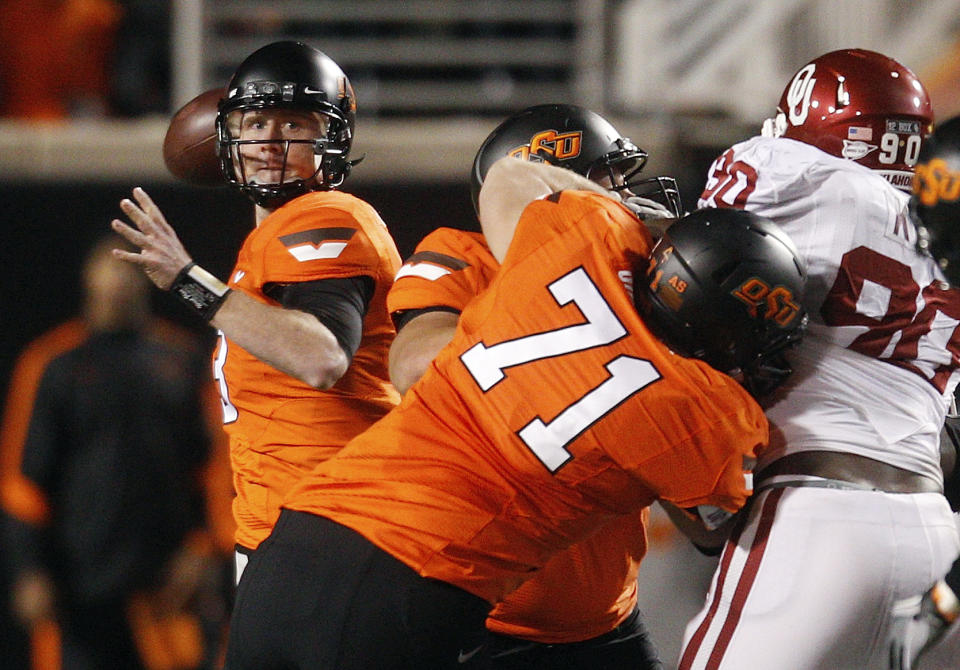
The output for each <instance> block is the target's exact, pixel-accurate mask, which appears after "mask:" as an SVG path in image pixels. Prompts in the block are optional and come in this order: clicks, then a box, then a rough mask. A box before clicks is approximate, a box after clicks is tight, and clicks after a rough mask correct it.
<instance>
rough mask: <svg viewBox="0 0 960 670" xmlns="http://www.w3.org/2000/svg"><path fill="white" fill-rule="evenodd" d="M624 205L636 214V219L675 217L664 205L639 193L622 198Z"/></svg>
mask: <svg viewBox="0 0 960 670" xmlns="http://www.w3.org/2000/svg"><path fill="white" fill-rule="evenodd" d="M623 204H624V206H625V207H626V208H627V209H629V210H630V211H631V212H633V213H634V215H636V217H637V218H638V219H642V220H643V221H646V220H647V219H673V218H676V217H674V215H673V212H671V211H670V210H669V209H667V207H666V205H662V204H660V203H659V202H657V201H656V200H650V199H649V198H641V197H640V196H639V195H631V196H628V197H626V198H624V199H623Z"/></svg>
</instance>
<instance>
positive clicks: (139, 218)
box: [120, 198, 156, 233]
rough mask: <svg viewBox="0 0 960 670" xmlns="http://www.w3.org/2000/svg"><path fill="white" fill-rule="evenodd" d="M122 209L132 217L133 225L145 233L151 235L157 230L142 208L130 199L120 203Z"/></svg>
mask: <svg viewBox="0 0 960 670" xmlns="http://www.w3.org/2000/svg"><path fill="white" fill-rule="evenodd" d="M120 209H121V210H122V211H123V213H124V214H126V215H127V216H128V217H130V220H131V221H132V222H133V224H134V225H135V226H136V227H137V228H139V229H140V230H141V231H143V232H144V233H149V232H151V231H152V230H154V229H155V228H156V224H155V223H154V222H153V221H151V220H150V217H149V216H147V213H146V212H144V211H143V210H142V209H141V208H140V206H139V205H138V204H137V203H135V202H134V201H133V200H130V199H129V198H124V199H123V200H121V201H120Z"/></svg>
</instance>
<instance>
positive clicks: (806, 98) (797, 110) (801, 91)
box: [787, 63, 817, 126]
mask: <svg viewBox="0 0 960 670" xmlns="http://www.w3.org/2000/svg"><path fill="white" fill-rule="evenodd" d="M815 69H816V66H815V65H814V64H813V63H810V64H809V65H807V66H805V67H804V68H803V69H802V70H800V71H799V72H798V73H797V74H796V76H795V77H794V78H793V81H792V82H790V88H789V90H788V91H787V116H788V117H789V119H790V123H791V124H792V125H794V126H802V125H803V123H804V122H805V121H806V120H807V114H808V113H809V112H810V96H811V95H812V94H813V85H814V84H816V83H817V80H816V79H814V78H813V71H814V70H815Z"/></svg>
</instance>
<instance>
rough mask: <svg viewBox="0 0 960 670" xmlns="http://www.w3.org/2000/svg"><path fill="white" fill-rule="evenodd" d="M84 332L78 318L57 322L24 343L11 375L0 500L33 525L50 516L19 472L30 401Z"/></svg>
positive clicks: (0, 429) (2, 429) (0, 444)
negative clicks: (51, 365) (50, 367)
mask: <svg viewBox="0 0 960 670" xmlns="http://www.w3.org/2000/svg"><path fill="white" fill-rule="evenodd" d="M87 335H88V330H87V327H86V325H85V324H84V323H83V321H82V320H81V319H73V320H71V321H67V322H66V323H63V324H60V325H59V326H56V327H55V328H53V329H52V330H50V331H48V332H46V333H44V334H43V335H41V336H40V337H38V338H37V339H35V340H34V341H33V342H31V343H30V344H29V345H27V347H26V348H25V349H24V350H23V352H22V353H21V354H20V356H19V357H18V358H17V362H16V365H15V366H14V369H13V374H12V375H11V377H10V388H9V390H8V392H7V403H6V406H5V409H4V413H3V423H2V425H0V503H2V506H3V509H4V510H6V512H7V513H8V514H10V515H11V516H13V517H14V518H17V519H20V520H21V521H25V522H27V523H30V524H33V525H41V524H44V523H46V522H47V521H49V516H50V509H49V501H48V500H47V499H46V496H45V495H44V493H43V492H42V491H41V490H40V488H39V487H37V485H36V484H34V483H33V482H32V481H30V480H29V479H27V478H26V477H24V476H23V475H22V474H21V472H20V463H21V461H22V460H23V445H24V443H25V442H26V441H27V430H28V428H29V426H30V416H31V414H32V413H33V402H34V400H35V399H36V396H37V388H38V387H39V385H40V378H41V377H42V376H43V372H44V370H46V368H47V365H48V364H49V363H50V361H52V360H53V359H54V358H56V357H57V356H59V355H61V354H63V353H66V352H67V351H69V350H70V349H73V348H75V347H77V346H79V345H80V344H81V343H82V342H83V341H84V340H85V339H86V338H87Z"/></svg>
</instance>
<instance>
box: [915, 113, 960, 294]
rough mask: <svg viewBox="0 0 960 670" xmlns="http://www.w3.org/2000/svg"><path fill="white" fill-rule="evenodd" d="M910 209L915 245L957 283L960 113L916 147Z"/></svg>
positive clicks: (959, 271)
mask: <svg viewBox="0 0 960 670" xmlns="http://www.w3.org/2000/svg"><path fill="white" fill-rule="evenodd" d="M910 210H911V212H912V214H913V219H914V222H915V223H916V224H917V233H918V235H917V246H918V247H919V249H920V250H921V251H922V252H926V253H929V254H930V255H931V256H933V257H934V258H935V259H936V261H937V263H939V264H940V267H941V268H942V269H943V272H944V274H945V275H946V276H947V279H948V280H949V281H950V283H951V284H953V285H954V286H960V116H955V117H953V118H952V119H949V120H947V121H945V122H943V123H942V124H940V125H939V126H937V128H936V129H935V130H934V132H933V135H932V136H931V137H930V138H929V139H928V140H927V143H926V144H925V145H924V147H923V149H921V150H920V159H919V161H918V162H917V165H916V168H915V173H914V179H913V195H912V196H911V198H910Z"/></svg>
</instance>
